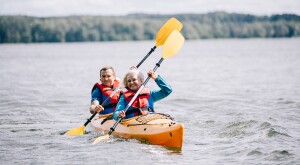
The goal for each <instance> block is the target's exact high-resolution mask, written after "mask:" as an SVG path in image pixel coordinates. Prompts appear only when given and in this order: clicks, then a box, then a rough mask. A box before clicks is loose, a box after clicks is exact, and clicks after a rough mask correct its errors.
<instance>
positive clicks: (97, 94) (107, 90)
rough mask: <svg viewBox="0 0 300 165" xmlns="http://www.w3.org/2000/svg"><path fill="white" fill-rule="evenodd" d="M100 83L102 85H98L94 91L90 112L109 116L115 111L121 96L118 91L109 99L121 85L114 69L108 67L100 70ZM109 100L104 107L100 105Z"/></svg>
mask: <svg viewBox="0 0 300 165" xmlns="http://www.w3.org/2000/svg"><path fill="white" fill-rule="evenodd" d="M100 82H101V83H96V84H95V85H94V87H93V89H92V94H91V106H90V112H91V113H92V114H94V113H95V112H98V113H100V114H109V113H112V112H114V111H115V109H116V105H117V103H118V101H119V96H120V91H118V92H117V93H115V94H114V95H113V96H112V97H111V98H109V96H110V95H111V93H112V92H113V91H114V90H115V89H116V88H117V87H118V86H119V84H120V81H119V80H118V78H117V77H116V73H115V71H114V68H113V67H111V66H106V67H103V68H102V69H100ZM107 98H109V100H108V101H107V102H106V104H105V105H104V107H102V106H101V105H100V104H102V103H103V102H104V101H105V100H106V99H107Z"/></svg>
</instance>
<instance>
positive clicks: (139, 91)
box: [108, 58, 164, 135]
mask: <svg viewBox="0 0 300 165" xmlns="http://www.w3.org/2000/svg"><path fill="white" fill-rule="evenodd" d="M163 60H164V58H161V59H160V60H159V62H158V63H156V65H155V67H154V69H153V71H154V72H155V71H156V70H157V68H158V67H160V65H161V63H162V62H163ZM150 78H151V77H150V76H148V78H147V79H146V80H145V81H144V83H143V84H142V85H141V87H140V88H139V90H138V91H137V92H136V93H135V95H134V96H133V98H132V99H131V100H130V102H129V103H128V105H127V106H126V108H125V109H124V110H123V111H124V113H126V111H127V110H128V109H129V107H130V106H131V105H132V103H133V102H134V100H135V99H136V98H137V97H138V95H139V94H140V93H141V91H142V90H143V88H144V87H145V85H146V84H147V83H148V81H149V80H150ZM121 121H122V118H118V120H117V121H116V122H115V124H114V125H113V126H112V127H111V128H110V130H109V132H108V135H111V134H112V133H113V132H114V131H115V128H116V127H117V125H118V124H119V123H120V122H121Z"/></svg>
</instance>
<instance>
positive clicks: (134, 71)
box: [123, 69, 144, 87]
mask: <svg viewBox="0 0 300 165" xmlns="http://www.w3.org/2000/svg"><path fill="white" fill-rule="evenodd" d="M132 74H133V75H137V78H138V79H139V80H140V81H141V83H143V82H144V74H143V73H142V72H141V71H140V70H137V69H131V70H129V71H128V72H127V73H126V75H125V77H124V79H123V84H124V87H128V84H127V77H128V76H129V75H132Z"/></svg>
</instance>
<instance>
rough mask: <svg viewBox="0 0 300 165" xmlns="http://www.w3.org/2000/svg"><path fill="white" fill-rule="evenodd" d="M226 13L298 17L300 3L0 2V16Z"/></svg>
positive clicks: (186, 0)
mask: <svg viewBox="0 0 300 165" xmlns="http://www.w3.org/2000/svg"><path fill="white" fill-rule="evenodd" d="M212 11H226V12H230V13H232V12H235V13H247V14H254V15H271V14H282V13H291V14H297V15H300V0H0V15H29V16H40V17H44V16H69V15H126V14H130V13H148V14H177V13H207V12H212Z"/></svg>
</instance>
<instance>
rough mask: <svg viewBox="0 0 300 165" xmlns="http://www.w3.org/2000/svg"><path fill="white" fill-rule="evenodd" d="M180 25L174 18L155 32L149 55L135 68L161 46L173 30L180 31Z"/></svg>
mask: <svg viewBox="0 0 300 165" xmlns="http://www.w3.org/2000/svg"><path fill="white" fill-rule="evenodd" d="M181 29H182V24H181V23H180V22H179V21H178V20H177V19H176V18H173V17H172V18H170V19H169V20H168V21H167V22H166V23H165V24H164V25H163V26H162V27H161V28H160V29H159V31H158V32H157V34H156V43H155V46H153V48H151V50H150V51H149V53H148V54H147V55H146V56H145V57H144V58H143V59H142V61H141V62H140V63H139V64H138V65H137V66H136V67H137V68H138V67H139V66H140V65H142V63H143V62H144V61H145V60H146V59H147V58H148V57H149V56H150V54H151V53H152V52H154V50H155V49H156V48H157V47H158V46H161V45H163V44H164V43H165V42H166V40H167V38H168V37H169V35H170V34H171V33H172V32H173V30H177V31H179V32H180V31H181Z"/></svg>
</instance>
